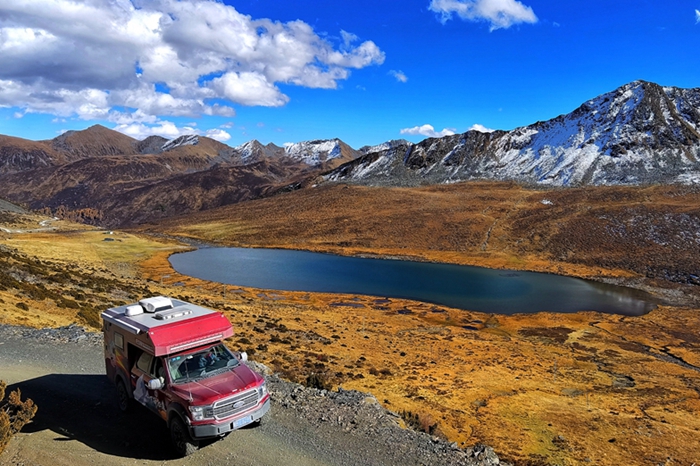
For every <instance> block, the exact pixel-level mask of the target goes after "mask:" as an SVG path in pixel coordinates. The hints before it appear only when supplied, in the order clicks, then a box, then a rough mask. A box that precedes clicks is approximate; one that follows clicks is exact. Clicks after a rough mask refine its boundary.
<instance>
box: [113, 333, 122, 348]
mask: <svg viewBox="0 0 700 466" xmlns="http://www.w3.org/2000/svg"><path fill="white" fill-rule="evenodd" d="M114 346H116V347H117V348H119V349H124V335H122V334H121V333H118V332H114Z"/></svg>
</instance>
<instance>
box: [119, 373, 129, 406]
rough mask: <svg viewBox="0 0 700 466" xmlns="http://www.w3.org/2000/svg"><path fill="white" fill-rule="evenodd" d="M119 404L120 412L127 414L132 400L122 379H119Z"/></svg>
mask: <svg viewBox="0 0 700 466" xmlns="http://www.w3.org/2000/svg"><path fill="white" fill-rule="evenodd" d="M117 404H118V405H119V411H121V412H122V413H125V412H127V411H129V408H130V407H131V398H129V392H127V391H126V385H124V381H122V379H121V378H118V379H117Z"/></svg>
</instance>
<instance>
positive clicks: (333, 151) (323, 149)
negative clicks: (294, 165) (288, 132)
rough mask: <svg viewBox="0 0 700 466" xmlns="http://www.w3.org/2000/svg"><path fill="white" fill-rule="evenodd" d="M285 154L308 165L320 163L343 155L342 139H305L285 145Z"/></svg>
mask: <svg viewBox="0 0 700 466" xmlns="http://www.w3.org/2000/svg"><path fill="white" fill-rule="evenodd" d="M284 151H285V154H286V155H287V156H288V157H290V158H292V159H295V160H298V161H301V162H304V163H306V164H307V165H312V166H313V165H320V164H321V163H323V162H327V161H329V160H332V159H336V158H340V157H341V156H342V152H341V147H340V140H339V139H328V140H317V141H305V142H297V143H289V144H285V145H284Z"/></svg>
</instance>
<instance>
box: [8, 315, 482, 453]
mask: <svg viewBox="0 0 700 466" xmlns="http://www.w3.org/2000/svg"><path fill="white" fill-rule="evenodd" d="M0 379H2V380H5V381H6V382H7V383H8V384H10V386H9V389H10V390H13V389H15V388H17V387H19V388H20V389H21V391H22V395H23V398H24V397H29V398H32V399H33V400H34V401H35V402H36V404H37V406H38V407H39V410H38V412H37V415H36V417H35V419H34V422H33V423H31V424H30V425H28V426H26V427H25V429H23V431H22V432H21V433H20V434H19V435H17V436H16V437H15V438H14V439H13V440H12V442H11V443H10V445H9V446H8V448H7V449H6V451H5V452H3V453H2V454H0V465H20V464H21V465H57V466H60V465H66V466H83V465H93V464H101V465H133V464H136V463H138V464H146V465H149V464H163V463H165V462H167V463H168V464H173V465H178V464H198V465H218V464H236V465H299V466H301V465H309V466H312V465H313V466H316V465H369V464H372V465H389V464H402V465H408V464H477V463H472V461H471V458H469V459H468V460H467V459H465V455H464V452H463V451H461V450H455V451H453V452H452V454H451V449H450V448H449V447H445V445H438V447H440V448H438V451H437V452H436V451H435V450H434V449H433V450H431V448H433V447H432V445H435V444H438V443H439V442H436V441H435V439H430V438H429V437H428V436H427V435H425V434H417V433H414V432H406V431H405V430H403V429H400V428H398V426H397V427H396V429H398V430H397V431H396V433H392V432H393V431H391V429H389V430H388V431H387V432H389V434H388V435H389V438H387V437H386V436H381V435H375V436H373V435H363V432H366V431H363V432H359V433H358V432H355V433H353V432H350V433H349V429H348V428H346V429H341V428H338V426H337V425H335V424H328V425H318V423H314V422H313V421H312V420H311V421H310V420H308V419H304V417H303V416H300V415H299V412H300V410H299V407H298V406H297V407H296V408H295V406H293V404H290V403H288V402H275V401H276V399H277V400H278V401H279V399H280V396H286V395H280V394H279V393H278V394H277V395H276V394H275V388H274V387H275V384H272V385H271V389H270V391H271V393H272V395H273V408H272V410H271V413H270V415H269V418H268V419H267V420H266V422H264V423H263V424H262V425H261V426H259V427H254V428H244V429H241V430H239V431H236V432H233V433H232V434H231V435H229V436H228V437H226V438H225V439H223V440H219V441H216V442H213V443H211V444H209V445H206V446H204V447H203V448H201V449H200V450H199V451H198V452H197V453H195V454H194V455H193V456H191V457H189V458H187V459H178V458H174V456H173V453H172V449H171V446H170V439H169V435H168V431H167V429H166V427H165V424H164V423H163V422H162V421H161V420H160V419H158V418H156V417H155V416H153V415H152V414H151V413H150V412H147V411H146V410H145V409H140V408H139V407H136V408H135V409H133V410H132V412H130V413H127V414H122V413H120V411H119V410H118V408H117V405H116V401H115V393H114V388H113V386H112V385H111V384H110V383H109V382H108V380H107V378H106V376H105V375H104V362H103V359H102V348H101V346H99V344H97V343H95V342H94V341H89V340H87V339H86V340H82V341H78V342H58V341H32V340H31V339H27V338H26V337H23V336H22V335H20V334H17V332H15V333H12V332H6V331H5V332H4V331H3V329H2V328H0ZM285 384H286V383H285ZM278 385H279V383H278ZM287 385H291V384H287ZM288 388H289V387H284V390H286V389H288ZM284 390H282V389H281V388H280V387H278V389H277V391H278V392H280V391H284ZM300 390H301V389H300V388H298V387H297V388H295V389H294V390H293V391H292V392H294V391H295V392H297V393H298V392H299V391H300ZM293 397H294V396H293ZM307 411H308V410H307ZM311 411H314V410H313V409H311ZM301 412H303V410H302V411H301ZM315 414H318V413H315ZM380 417H381V416H380ZM393 435H398V437H394V438H392V436H393ZM406 435H409V437H405V436H406ZM411 436H413V437H414V438H411ZM396 439H405V440H399V441H397V440H396ZM416 440H418V441H416ZM484 464H486V463H484ZM489 464H493V460H492V459H491V462H490V463H489Z"/></svg>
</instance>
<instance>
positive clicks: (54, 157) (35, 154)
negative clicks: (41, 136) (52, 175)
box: [0, 135, 66, 174]
mask: <svg viewBox="0 0 700 466" xmlns="http://www.w3.org/2000/svg"><path fill="white" fill-rule="evenodd" d="M65 162H66V157H65V155H63V154H61V153H59V152H56V151H55V150H53V149H52V148H51V145H50V144H47V143H46V142H36V141H30V140H28V139H22V138H15V137H12V136H3V135H0V174H4V173H14V172H18V171H23V170H32V169H36V168H43V167H49V166H53V165H58V164H61V163H65Z"/></svg>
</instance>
